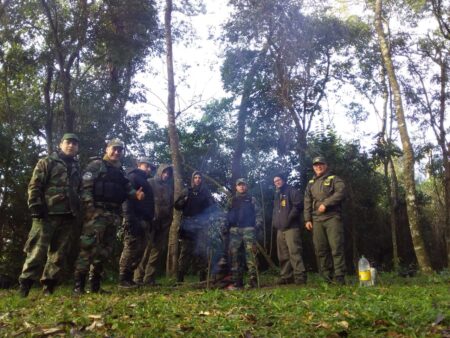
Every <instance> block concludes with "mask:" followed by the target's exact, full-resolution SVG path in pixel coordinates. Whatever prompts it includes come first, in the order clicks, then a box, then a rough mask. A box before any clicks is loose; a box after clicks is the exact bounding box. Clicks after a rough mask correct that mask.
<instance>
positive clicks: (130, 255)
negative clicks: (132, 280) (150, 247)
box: [119, 219, 151, 275]
mask: <svg viewBox="0 0 450 338" xmlns="http://www.w3.org/2000/svg"><path fill="white" fill-rule="evenodd" d="M137 222H138V223H139V225H140V227H141V228H142V230H143V231H142V234H140V235H133V234H132V233H131V232H130V231H129V229H128V225H127V224H125V236H124V239H123V250H122V254H121V255H120V261H119V269H120V274H121V275H125V274H132V273H133V271H134V269H136V267H137V266H138V265H139V262H140V261H141V258H142V254H143V253H144V250H145V247H146V245H147V242H148V240H149V238H148V236H149V230H150V226H151V224H150V222H148V221H145V220H143V219H140V220H137Z"/></svg>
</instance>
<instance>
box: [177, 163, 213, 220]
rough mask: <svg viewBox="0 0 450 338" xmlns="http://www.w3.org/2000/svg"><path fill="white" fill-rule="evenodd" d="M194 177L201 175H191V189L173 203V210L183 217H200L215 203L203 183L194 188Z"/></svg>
mask: <svg viewBox="0 0 450 338" xmlns="http://www.w3.org/2000/svg"><path fill="white" fill-rule="evenodd" d="M195 175H201V173H200V172H199V171H194V172H193V173H192V179H191V187H190V188H188V189H187V191H185V192H184V193H183V194H182V195H181V196H180V197H178V198H177V200H176V201H175V209H177V210H182V211H183V216H185V217H193V216H200V215H202V214H203V213H204V212H205V211H206V210H207V209H208V208H209V207H210V206H212V205H213V204H214V203H215V202H214V198H213V197H212V195H211V193H210V191H209V189H208V187H207V186H206V184H205V183H204V182H202V183H201V184H200V186H194V181H193V180H194V176H195Z"/></svg>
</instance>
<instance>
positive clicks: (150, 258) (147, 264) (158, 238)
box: [134, 219, 172, 283]
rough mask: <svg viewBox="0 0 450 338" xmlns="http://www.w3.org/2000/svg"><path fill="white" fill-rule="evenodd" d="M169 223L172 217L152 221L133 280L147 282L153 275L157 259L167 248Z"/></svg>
mask: <svg viewBox="0 0 450 338" xmlns="http://www.w3.org/2000/svg"><path fill="white" fill-rule="evenodd" d="M171 223H172V219H169V220H156V221H155V222H154V224H153V229H152V231H151V233H150V235H149V238H148V240H147V246H146V248H145V251H144V254H143V256H142V259H141V261H140V262H139V265H138V266H137V268H136V270H134V280H135V281H137V282H144V283H147V282H149V281H150V280H151V279H153V278H154V277H155V272H156V265H157V263H158V259H159V258H160V256H161V254H162V253H163V251H164V249H165V248H167V241H168V239H169V229H170V224H171Z"/></svg>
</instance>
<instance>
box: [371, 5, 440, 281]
mask: <svg viewBox="0 0 450 338" xmlns="http://www.w3.org/2000/svg"><path fill="white" fill-rule="evenodd" d="M374 12H375V28H376V32H377V36H378V42H379V46H380V51H381V55H382V61H383V64H384V66H385V68H386V73H387V77H388V79H389V83H390V87H391V88H392V93H393V97H394V109H395V114H396V118H397V125H398V129H399V133H400V138H401V142H402V148H403V154H404V155H403V163H404V175H405V179H404V181H405V189H406V202H407V211H408V220H409V226H410V229H411V236H412V239H413V244H414V250H415V253H416V256H417V261H418V264H419V268H420V270H421V271H423V272H426V273H428V272H430V271H432V269H431V266H430V262H429V259H428V254H427V252H426V250H425V244H424V241H423V237H422V236H421V232H420V229H419V214H418V209H417V194H416V186H415V184H416V183H415V179H414V175H415V174H414V150H413V148H412V144H411V141H410V138H409V134H408V129H407V125H406V117H405V113H404V110H403V102H402V96H401V91H400V85H399V83H398V81H397V75H396V71H395V68H394V64H393V61H392V56H391V52H390V49H389V43H388V40H387V38H386V34H385V32H384V27H383V2H382V0H376V1H375V4H374Z"/></svg>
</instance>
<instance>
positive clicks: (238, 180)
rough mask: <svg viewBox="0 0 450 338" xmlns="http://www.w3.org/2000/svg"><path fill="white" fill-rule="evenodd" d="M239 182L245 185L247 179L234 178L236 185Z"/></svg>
mask: <svg viewBox="0 0 450 338" xmlns="http://www.w3.org/2000/svg"><path fill="white" fill-rule="evenodd" d="M239 184H245V185H247V181H246V180H245V178H238V179H237V180H236V185H239Z"/></svg>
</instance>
